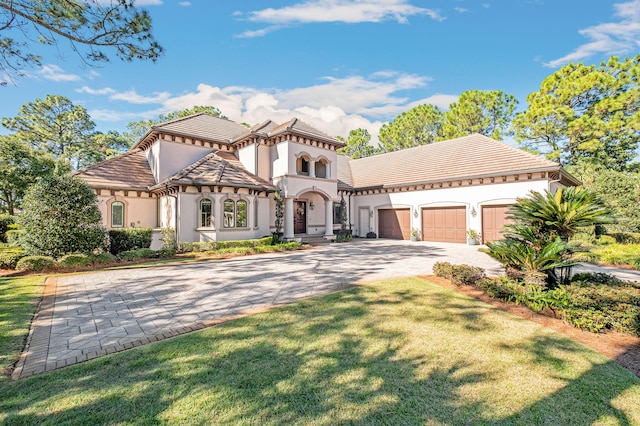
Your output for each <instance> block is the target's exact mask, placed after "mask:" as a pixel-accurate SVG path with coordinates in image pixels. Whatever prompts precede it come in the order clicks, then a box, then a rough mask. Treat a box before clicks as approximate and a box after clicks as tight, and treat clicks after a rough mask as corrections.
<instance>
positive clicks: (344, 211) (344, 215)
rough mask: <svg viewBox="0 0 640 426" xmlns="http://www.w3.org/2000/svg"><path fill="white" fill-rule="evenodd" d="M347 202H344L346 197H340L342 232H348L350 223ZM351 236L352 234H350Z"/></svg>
mask: <svg viewBox="0 0 640 426" xmlns="http://www.w3.org/2000/svg"><path fill="white" fill-rule="evenodd" d="M347 212H348V210H347V202H346V201H345V200H344V195H341V196H340V229H341V230H343V231H344V230H346V229H347V222H348V221H349V218H348V217H347ZM349 235H351V232H349Z"/></svg>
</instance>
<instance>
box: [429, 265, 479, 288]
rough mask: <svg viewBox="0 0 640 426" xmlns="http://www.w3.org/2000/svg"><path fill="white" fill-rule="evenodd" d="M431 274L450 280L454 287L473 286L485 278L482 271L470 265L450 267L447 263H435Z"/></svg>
mask: <svg viewBox="0 0 640 426" xmlns="http://www.w3.org/2000/svg"><path fill="white" fill-rule="evenodd" d="M433 273H434V274H435V275H437V276H439V277H442V278H446V279H448V280H450V281H451V282H452V283H454V284H455V285H475V284H476V282H477V281H480V280H482V279H484V278H485V277H486V275H485V273H484V269H482V268H480V267H477V266H470V265H465V264H462V265H452V264H451V263H449V262H436V263H435V264H434V265H433Z"/></svg>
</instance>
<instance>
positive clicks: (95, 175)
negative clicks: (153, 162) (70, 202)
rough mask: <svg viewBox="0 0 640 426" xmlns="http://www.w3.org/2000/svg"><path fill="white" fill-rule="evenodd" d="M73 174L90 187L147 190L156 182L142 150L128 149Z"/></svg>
mask: <svg viewBox="0 0 640 426" xmlns="http://www.w3.org/2000/svg"><path fill="white" fill-rule="evenodd" d="M74 174H75V175H76V176H79V177H81V178H82V179H83V180H84V181H85V182H87V184H88V185H89V186H91V187H92V188H109V189H132V190H147V189H148V188H149V187H150V186H153V185H154V184H155V183H156V182H155V179H154V177H153V173H152V172H151V168H150V167H149V163H148V162H147V156H146V155H145V153H144V152H143V151H130V152H127V153H126V154H122V155H119V156H117V157H113V158H110V159H108V160H106V161H103V162H101V163H98V164H94V165H93V166H89V167H87V168H85V169H81V170H78V171H76V172H75V173H74Z"/></svg>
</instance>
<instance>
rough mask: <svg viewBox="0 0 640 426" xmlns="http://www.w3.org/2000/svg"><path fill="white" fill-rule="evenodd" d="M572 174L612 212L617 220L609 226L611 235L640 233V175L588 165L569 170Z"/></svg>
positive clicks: (583, 164)
mask: <svg viewBox="0 0 640 426" xmlns="http://www.w3.org/2000/svg"><path fill="white" fill-rule="evenodd" d="M569 171H570V172H571V173H572V174H573V175H574V176H576V177H577V178H578V179H580V180H581V181H582V183H583V185H584V187H585V188H588V189H589V190H591V191H593V192H594V193H595V194H596V195H597V196H598V197H599V198H601V199H602V200H603V201H604V202H606V204H607V205H608V206H609V207H610V208H611V210H612V212H613V215H614V217H615V218H616V220H615V222H613V223H612V224H609V225H607V227H606V228H607V231H608V232H640V209H639V208H638V200H640V175H639V174H638V173H637V172H635V173H631V172H627V171H616V170H612V169H609V168H606V167H604V166H598V165H594V164H588V163H585V162H584V161H582V162H580V163H579V164H578V165H575V166H571V167H569Z"/></svg>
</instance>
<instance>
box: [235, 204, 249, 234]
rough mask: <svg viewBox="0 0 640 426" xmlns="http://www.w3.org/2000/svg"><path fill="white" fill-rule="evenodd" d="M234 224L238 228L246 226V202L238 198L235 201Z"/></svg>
mask: <svg viewBox="0 0 640 426" xmlns="http://www.w3.org/2000/svg"><path fill="white" fill-rule="evenodd" d="M236 226H237V227H238V228H246V227H247V202H246V201H245V200H239V201H238V202H237V203H236Z"/></svg>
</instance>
